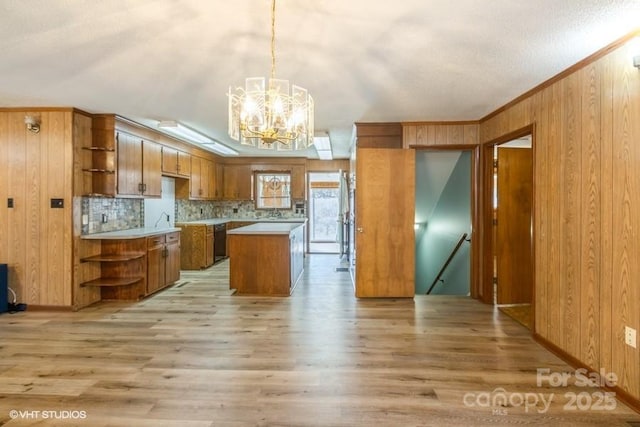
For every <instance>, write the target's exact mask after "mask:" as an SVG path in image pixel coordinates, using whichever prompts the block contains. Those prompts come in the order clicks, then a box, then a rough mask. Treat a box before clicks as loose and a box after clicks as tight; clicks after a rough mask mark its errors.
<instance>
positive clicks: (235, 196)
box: [223, 165, 253, 200]
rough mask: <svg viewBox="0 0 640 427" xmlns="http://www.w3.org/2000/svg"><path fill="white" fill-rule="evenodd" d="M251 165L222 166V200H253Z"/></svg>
mask: <svg viewBox="0 0 640 427" xmlns="http://www.w3.org/2000/svg"><path fill="white" fill-rule="evenodd" d="M252 174H253V173H252V169H251V165H224V177H223V198H224V199H225V200H253V197H252V194H253V189H252V188H251V186H252V182H253V175H252Z"/></svg>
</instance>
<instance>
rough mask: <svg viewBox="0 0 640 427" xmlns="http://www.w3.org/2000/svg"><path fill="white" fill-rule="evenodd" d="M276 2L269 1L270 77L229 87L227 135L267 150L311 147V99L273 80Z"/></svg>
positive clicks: (303, 90)
mask: <svg viewBox="0 0 640 427" xmlns="http://www.w3.org/2000/svg"><path fill="white" fill-rule="evenodd" d="M275 29H276V0H272V2H271V77H270V78H269V79H268V82H267V81H266V79H265V78H264V77H249V78H247V79H245V86H244V88H243V87H237V88H236V89H235V90H234V89H232V88H231V87H230V88H229V93H228V96H229V136H230V137H231V138H233V139H235V140H236V141H239V142H240V143H242V144H245V145H251V146H253V147H257V148H262V149H268V150H303V149H305V148H307V147H309V146H311V145H312V144H313V98H312V97H311V95H309V93H308V92H307V90H306V89H304V88H302V87H300V86H296V85H294V84H291V91H289V81H288V80H282V79H276V78H275V74H276V48H275V46H276V35H275V34H276V30H275Z"/></svg>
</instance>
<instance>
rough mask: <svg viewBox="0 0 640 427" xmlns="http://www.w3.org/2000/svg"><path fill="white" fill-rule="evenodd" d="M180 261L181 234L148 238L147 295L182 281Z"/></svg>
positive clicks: (175, 233)
mask: <svg viewBox="0 0 640 427" xmlns="http://www.w3.org/2000/svg"><path fill="white" fill-rule="evenodd" d="M179 259H180V233H179V232H174V233H168V234H162V235H158V236H153V237H147V292H146V294H147V295H149V294H152V293H154V292H156V291H158V290H160V289H162V288H165V287H166V286H168V285H170V284H172V283H174V282H176V281H177V280H178V279H180V267H179ZM176 267H177V268H176Z"/></svg>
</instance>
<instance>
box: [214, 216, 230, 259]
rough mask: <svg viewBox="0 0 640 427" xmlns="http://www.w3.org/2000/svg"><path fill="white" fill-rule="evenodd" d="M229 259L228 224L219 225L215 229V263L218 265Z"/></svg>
mask: <svg viewBox="0 0 640 427" xmlns="http://www.w3.org/2000/svg"><path fill="white" fill-rule="evenodd" d="M226 257H227V224H217V225H215V226H214V227H213V262H214V263H216V262H218V261H220V260H222V259H225V258H226Z"/></svg>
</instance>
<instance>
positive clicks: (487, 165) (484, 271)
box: [478, 124, 537, 334]
mask: <svg viewBox="0 0 640 427" xmlns="http://www.w3.org/2000/svg"><path fill="white" fill-rule="evenodd" d="M527 135H531V150H532V151H531V156H532V162H533V176H532V177H531V180H532V200H531V221H532V227H531V263H532V276H533V277H532V281H533V289H532V293H531V332H532V334H535V333H536V331H535V301H536V277H535V276H536V251H535V241H536V231H537V230H536V228H535V224H536V218H535V215H536V207H535V199H536V198H535V194H536V182H535V179H534V177H535V176H536V147H537V144H536V129H535V124H530V125H527V126H525V127H522V128H520V129H517V130H515V131H513V132H509V133H507V134H504V135H502V136H500V137H498V138H495V139H492V140H490V141H487V142H485V143H483V144H482V146H481V150H480V166H481V169H482V170H481V183H480V188H479V189H478V190H479V191H480V199H479V204H480V205H481V208H480V209H481V210H480V212H479V214H480V218H481V221H480V227H481V230H480V232H481V246H482V247H481V251H482V256H481V260H480V262H481V265H480V270H481V277H480V281H481V283H482V285H481V295H480V300H481V301H482V302H484V303H486V304H494V286H493V262H494V260H493V253H494V248H495V245H496V242H495V241H494V234H493V150H494V147H495V146H496V145H500V144H503V143H505V142H509V141H512V140H514V139H518V138H521V137H523V136H527Z"/></svg>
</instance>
